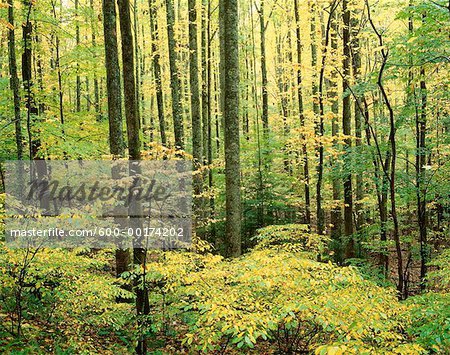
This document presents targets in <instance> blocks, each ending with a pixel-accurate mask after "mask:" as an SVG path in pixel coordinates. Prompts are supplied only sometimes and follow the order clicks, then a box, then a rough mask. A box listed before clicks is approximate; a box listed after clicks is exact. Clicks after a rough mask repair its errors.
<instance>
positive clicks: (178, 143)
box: [165, 0, 184, 149]
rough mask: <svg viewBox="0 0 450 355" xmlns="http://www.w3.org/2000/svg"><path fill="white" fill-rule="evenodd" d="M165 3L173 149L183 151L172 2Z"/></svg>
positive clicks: (179, 88) (170, 0)
mask: <svg viewBox="0 0 450 355" xmlns="http://www.w3.org/2000/svg"><path fill="white" fill-rule="evenodd" d="M165 1H166V12H167V13H166V15H167V39H168V45H169V65H170V88H171V90H172V116H173V117H172V118H173V127H174V133H175V148H177V149H184V133H183V130H184V129H183V108H182V105H181V95H180V93H181V87H180V79H179V78H178V69H177V60H176V56H177V54H176V46H177V44H176V42H175V34H174V28H173V27H174V24H175V14H174V10H173V1H172V0H165Z"/></svg>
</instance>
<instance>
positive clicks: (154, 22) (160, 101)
mask: <svg viewBox="0 0 450 355" xmlns="http://www.w3.org/2000/svg"><path fill="white" fill-rule="evenodd" d="M148 7H149V13H150V35H151V40H152V63H153V73H154V76H155V86H156V106H157V109H158V122H159V134H160V136H161V144H162V145H163V146H165V147H167V138H166V122H165V118H164V95H163V91H162V86H161V64H160V63H159V60H160V58H161V54H160V51H159V30H158V16H157V15H158V13H157V9H156V6H155V3H154V0H149V1H148Z"/></svg>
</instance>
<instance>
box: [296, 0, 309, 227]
mask: <svg viewBox="0 0 450 355" xmlns="http://www.w3.org/2000/svg"><path fill="white" fill-rule="evenodd" d="M294 12H295V30H296V31H295V33H296V39H297V86H298V87H297V96H298V114H299V117H300V128H301V129H303V130H304V129H305V114H304V108H303V78H302V69H301V68H302V37H301V27H300V26H301V23H300V13H299V8H298V0H294ZM301 139H302V154H303V181H304V185H303V186H304V189H305V221H304V223H306V224H308V225H311V197H310V195H311V194H310V188H309V161H308V151H307V146H306V137H305V134H304V133H302V134H301Z"/></svg>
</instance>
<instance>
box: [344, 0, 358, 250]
mask: <svg viewBox="0 0 450 355" xmlns="http://www.w3.org/2000/svg"><path fill="white" fill-rule="evenodd" d="M342 11H343V14H342V16H343V35H342V41H343V48H344V53H343V54H344V58H343V62H342V67H343V75H344V78H343V81H342V86H343V91H344V98H343V102H342V131H343V133H344V135H345V136H346V138H345V140H344V149H345V155H344V167H343V173H344V178H343V180H344V234H345V236H346V237H347V238H349V241H348V244H347V245H346V248H345V257H346V258H353V257H354V256H355V246H354V241H353V238H352V234H353V193H352V174H351V154H350V150H351V147H352V139H351V137H350V136H351V134H352V132H351V129H352V127H351V118H352V113H351V101H350V93H349V92H348V91H349V80H350V53H351V51H350V49H351V47H350V46H351V43H350V9H349V8H348V0H343V2H342Z"/></svg>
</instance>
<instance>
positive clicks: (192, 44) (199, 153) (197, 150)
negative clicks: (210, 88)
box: [188, 0, 203, 209]
mask: <svg viewBox="0 0 450 355" xmlns="http://www.w3.org/2000/svg"><path fill="white" fill-rule="evenodd" d="M188 10H189V84H190V94H191V95H190V96H191V120H192V155H193V158H194V169H195V170H198V169H199V168H200V166H201V164H202V161H203V159H202V157H203V148H202V117H201V111H200V90H199V83H198V76H199V71H198V45H197V35H198V34H197V8H196V4H195V0H189V1H188ZM201 190H202V176H201V174H196V175H195V176H194V193H195V194H196V195H199V194H200V192H201ZM194 201H195V204H196V206H197V209H199V207H200V204H199V203H198V201H199V200H198V199H194Z"/></svg>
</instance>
